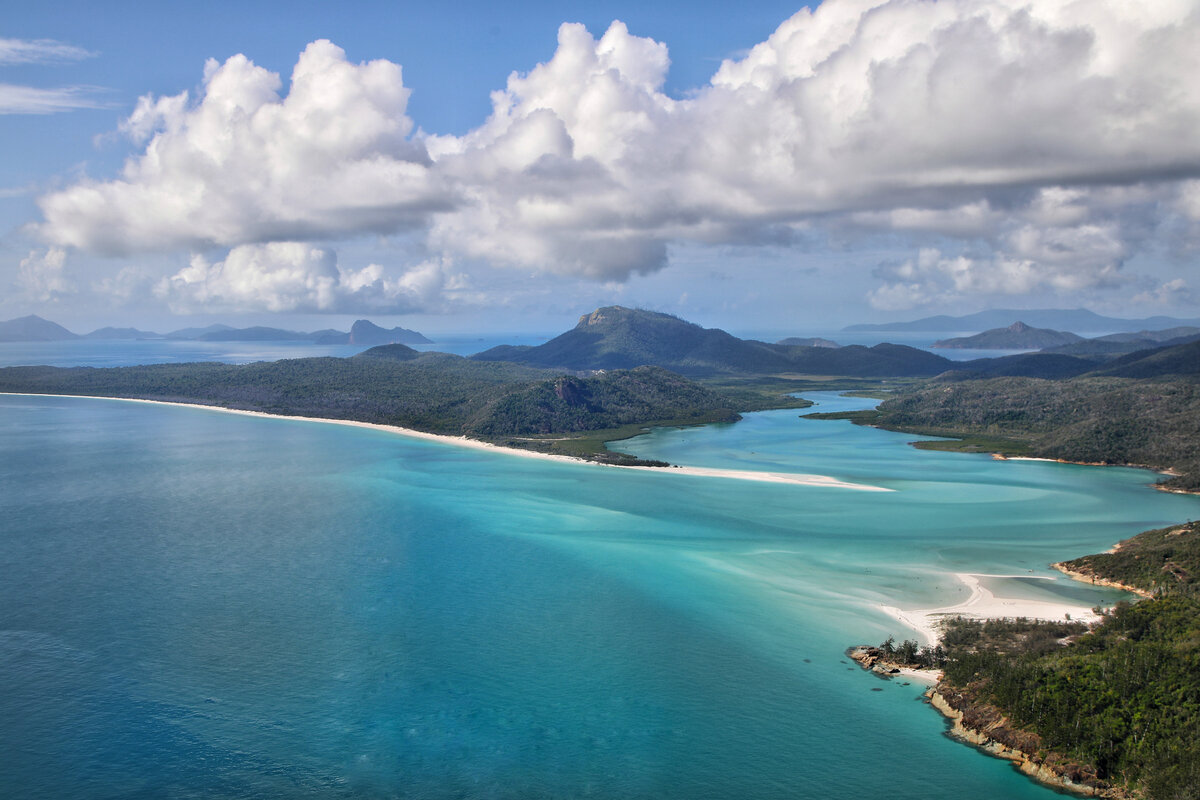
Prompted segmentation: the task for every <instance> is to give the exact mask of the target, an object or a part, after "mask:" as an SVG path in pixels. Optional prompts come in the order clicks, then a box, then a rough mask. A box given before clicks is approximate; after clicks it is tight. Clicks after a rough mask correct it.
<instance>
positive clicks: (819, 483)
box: [0, 392, 895, 492]
mask: <svg viewBox="0 0 1200 800" xmlns="http://www.w3.org/2000/svg"><path fill="white" fill-rule="evenodd" d="M0 395H6V396H9V397H63V398H77V399H81V400H116V401H120V402H126V403H149V404H152V405H161V406H179V407H182V408H196V409H202V410H205V411H219V412H221V413H225V414H241V415H243V416H250V417H262V418H267V419H282V420H292V421H296V422H316V423H324V424H328V425H345V426H348V427H354V428H367V429H369V430H375V431H381V432H383V433H391V434H395V435H398V436H405V437H408V438H412V439H422V440H424V441H428V442H439V443H441V444H448V445H454V446H457V447H466V448H469V449H472V450H485V451H489V452H493V453H502V454H506V455H512V456H519V457H523V458H536V459H542V460H548V461H557V462H559V463H569V464H590V465H592V466H596V467H605V468H608V469H631V470H640V471H642V472H654V473H669V474H673V475H690V476H693V477H700V478H725V479H728V480H745V481H756V482H759V483H785V484H792V485H795V486H812V487H826V488H836V489H853V490H856V491H861V492H893V491H895V489H888V488H886V487H883V486H871V485H869V484H865V483H851V482H849V481H843V480H839V479H838V478H834V477H830V476H828V475H811V474H806V473H791V472H766V471H761V472H760V471H753V470H736V469H718V468H714V467H687V466H677V465H672V466H670V467H637V466H630V465H626V464H605V463H602V462H598V461H588V460H587V459H583V458H574V457H572V456H563V455H556V454H554V453H540V452H537V451H536V450H522V449H518V448H515V447H504V446H503V445H498V444H492V443H491V442H485V441H482V440H480V439H471V438H468V437H467V436H451V435H448V434H440V433H427V432H425V431H418V430H414V429H412V428H402V427H400V426H399V425H384V424H381V423H376V422H360V421H358V420H351V419H336V418H330V417H302V416H295V415H285V414H270V413H268V412H266V411H250V410H248V409H240V408H226V407H224V406H210V405H205V404H203V403H177V402H172V401H170V400H148V399H145V398H140V397H105V396H103V395H82V394H40V393H36V392H0Z"/></svg>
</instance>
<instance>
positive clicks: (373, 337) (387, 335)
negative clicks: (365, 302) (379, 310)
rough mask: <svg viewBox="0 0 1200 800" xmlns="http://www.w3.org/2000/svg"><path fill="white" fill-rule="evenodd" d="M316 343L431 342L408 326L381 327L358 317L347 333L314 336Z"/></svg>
mask: <svg viewBox="0 0 1200 800" xmlns="http://www.w3.org/2000/svg"><path fill="white" fill-rule="evenodd" d="M316 342H317V344H433V342H431V341H430V340H429V339H426V338H425V337H424V336H422V335H421V334H419V333H417V332H416V331H410V330H409V329H408V328H400V327H396V328H392V329H391V330H388V329H387V328H381V327H379V326H378V325H376V324H375V323H373V322H371V321H369V320H365V319H360V320H358V321H357V322H355V323H354V325H353V326H351V328H350V332H349V333H326V334H325V335H323V336H319V337H317V338H316Z"/></svg>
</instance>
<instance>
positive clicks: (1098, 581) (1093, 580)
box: [1050, 547, 1154, 597]
mask: <svg viewBox="0 0 1200 800" xmlns="http://www.w3.org/2000/svg"><path fill="white" fill-rule="evenodd" d="M1116 550H1117V548H1115V547H1114V548H1113V549H1111V550H1109V551H1108V552H1110V553H1113V552H1116ZM1050 566H1051V567H1053V568H1054V569H1056V570H1058V571H1059V572H1061V573H1062V574H1063V575H1066V576H1067V577H1068V578H1072V579H1073V580H1077V581H1079V582H1080V583H1090V584H1092V585H1093V586H1107V587H1109V588H1110V589H1121V590H1122V591H1126V592H1130V593H1132V594H1136V595H1138V596H1139V597H1154V593H1153V592H1148V591H1146V590H1145V589H1140V588H1138V587H1137V586H1130V585H1129V584H1126V583H1120V582H1119V581H1110V580H1108V579H1107V578H1101V577H1100V576H1098V575H1094V574H1091V573H1088V572H1077V571H1076V570H1073V569H1068V568H1067V566H1066V562H1065V561H1060V562H1058V563H1057V564H1051V565H1050Z"/></svg>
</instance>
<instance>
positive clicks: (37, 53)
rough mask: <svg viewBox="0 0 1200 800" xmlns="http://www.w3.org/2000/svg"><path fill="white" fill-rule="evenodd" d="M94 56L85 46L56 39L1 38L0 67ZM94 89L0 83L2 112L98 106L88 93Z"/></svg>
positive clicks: (45, 110) (59, 109)
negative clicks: (49, 87) (42, 87)
mask: <svg viewBox="0 0 1200 800" xmlns="http://www.w3.org/2000/svg"><path fill="white" fill-rule="evenodd" d="M94 55H95V53H92V52H89V51H87V50H84V49H83V48H82V47H76V46H75V45H71V44H67V43H65V42H59V41H56V40H54V39H6V38H0V66H3V65H8V64H39V63H57V62H63V61H79V60H81V59H84V58H91V57H92V56H94ZM92 92H94V89H90V88H87V87H82V86H64V87H59V88H54V89H40V88H36V87H33V86H18V85H14V84H11V83H0V115H2V114H56V113H59V112H61V111H73V110H75V109H78V108H99V107H100V104H99V103H98V102H97V101H96V100H95V99H94V98H91V97H89V96H88V95H89V93H92Z"/></svg>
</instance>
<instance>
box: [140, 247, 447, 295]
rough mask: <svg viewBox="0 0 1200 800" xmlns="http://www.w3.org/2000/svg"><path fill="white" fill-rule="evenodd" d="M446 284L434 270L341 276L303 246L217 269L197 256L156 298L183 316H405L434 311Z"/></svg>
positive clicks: (265, 250) (369, 269)
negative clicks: (221, 313) (266, 313)
mask: <svg viewBox="0 0 1200 800" xmlns="http://www.w3.org/2000/svg"><path fill="white" fill-rule="evenodd" d="M445 283H446V276H445V274H444V265H442V264H440V263H437V262H426V263H423V264H420V265H418V266H416V267H413V268H412V269H409V270H408V271H406V272H404V273H403V274H402V275H400V276H398V277H392V276H389V275H388V274H387V273H386V272H385V270H384V269H383V267H381V266H380V265H378V264H369V265H367V266H366V267H363V268H362V269H360V270H357V271H355V270H342V269H339V268H338V264H337V255H336V254H335V253H333V252H332V251H329V250H324V249H321V248H318V247H313V246H311V245H308V244H305V243H303V242H270V243H268V244H261V245H241V246H239V247H235V248H233V249H232V250H230V251H229V253H228V255H226V257H225V259H224V260H222V261H217V262H215V263H214V262H210V261H209V260H208V259H206V258H205V257H204V256H203V255H199V254H195V255H193V256H192V258H191V262H190V263H189V264H188V266H187V267H185V268H184V269H182V270H180V271H179V272H177V273H175V274H174V275H172V276H170V277H168V278H163V279H162V280H161V281H160V282H159V283H158V285H157V286H156V287H155V289H154V291H155V294H157V295H158V296H159V297H160V298H161V299H164V300H166V301H167V303H168V304H169V305H170V307H171V308H172V309H173V310H175V311H178V312H181V313H192V312H196V311H274V312H284V311H300V312H328V313H335V312H337V313H354V312H357V311H376V312H381V313H383V312H386V313H407V312H411V311H418V310H429V309H430V307H431V306H433V305H435V304H436V302H437V300H438V299H439V296H440V295H441V292H442V289H443V287H444V285H445Z"/></svg>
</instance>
